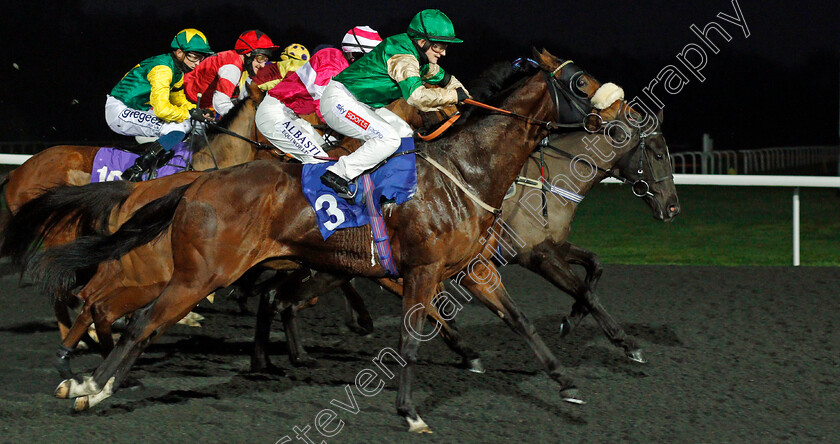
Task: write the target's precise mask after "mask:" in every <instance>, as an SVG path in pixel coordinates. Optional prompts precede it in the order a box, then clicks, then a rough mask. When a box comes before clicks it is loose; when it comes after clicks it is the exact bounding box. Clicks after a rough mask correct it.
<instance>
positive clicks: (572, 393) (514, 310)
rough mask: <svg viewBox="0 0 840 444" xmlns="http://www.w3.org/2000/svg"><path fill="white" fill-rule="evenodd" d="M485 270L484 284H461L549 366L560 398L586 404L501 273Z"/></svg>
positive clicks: (463, 280) (492, 269) (489, 269)
mask: <svg viewBox="0 0 840 444" xmlns="http://www.w3.org/2000/svg"><path fill="white" fill-rule="evenodd" d="M485 266H486V268H487V269H488V271H489V272H490V274H489V275H488V276H489V278H488V279H486V280H485V281H484V282H474V281H473V280H472V279H471V278H470V275H467V276H466V277H465V278H464V279H462V280H461V284H462V285H464V286H465V287H466V288H467V289H468V290H469V291H470V292H471V293H472V294H473V295H474V296H476V297H477V298H478V299H479V300H480V301H481V302H482V303H483V304H484V305H485V306H486V307H487V308H489V309H490V310H491V311H493V312H494V313H496V315H497V316H499V317H500V318H502V320H503V321H505V323H506V324H507V325H508V326H509V327H510V328H511V329H513V331H515V332H516V333H518V334H519V335H520V336H522V337H523V338H524V339H525V341H526V342H528V345H530V346H531V349H532V350H534V353H536V355H537V358H539V360H540V361H541V362H542V363H543V365H545V367H546V370H547V371H548V375H549V377H551V379H553V380H554V381H556V382H557V383H558V384H560V396H561V398H562V399H563V400H564V401H566V402H570V403H573V404H584V401H583V400H582V399H581V398H580V394H579V392H578V389H577V388H576V387H575V384H574V382H573V381H572V380H571V379H570V378H568V377H566V376H564V375H563V373H562V367H561V366H560V362H559V361H558V360H557V358H556V357H555V356H554V354H553V353H551V350H550V349H549V348H548V346H546V345H545V342H543V340H542V338H541V337H540V335H539V334H538V333H537V330H536V328H535V327H534V325H533V324H532V323H531V321H530V320H528V318H527V317H525V314H524V313H522V311H520V310H519V307H517V306H516V303H514V301H513V299H512V298H511V297H510V294H508V292H507V290H506V289H505V287H504V285H503V284H502V281H501V278H500V277H499V272H498V270H496V268H495V267H494V266H491V265H488V264H486V263H485Z"/></svg>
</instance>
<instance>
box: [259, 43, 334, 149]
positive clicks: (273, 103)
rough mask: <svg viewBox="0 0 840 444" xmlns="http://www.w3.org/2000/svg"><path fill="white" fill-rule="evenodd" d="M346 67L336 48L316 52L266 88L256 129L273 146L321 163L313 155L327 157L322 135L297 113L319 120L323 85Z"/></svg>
mask: <svg viewBox="0 0 840 444" xmlns="http://www.w3.org/2000/svg"><path fill="white" fill-rule="evenodd" d="M347 66H348V63H347V61H346V60H345V59H344V55H343V54H342V53H341V51H339V50H338V49H336V48H325V49H322V50H320V51H318V52H316V53H315V55H313V56H312V58H311V59H310V60H309V62H308V63H305V64H303V65H302V66H301V67H300V68H298V69H297V70H296V71H294V72H292V73H290V74H288V75H287V76H286V77H285V78H284V79H283V80H282V81H281V82H280V83H278V84H277V85H276V86H275V87H274V88H272V89H271V90H269V91H268V94H267V95H266V96H265V98H264V99H263V101H262V103H261V104H260V107H259V108H258V109H257V115H256V123H257V129H259V131H260V132H261V133H262V134H263V135H264V136H265V138H266V139H268V140H269V141H270V142H271V143H272V144H273V145H274V146H276V147H277V148H279V149H280V150H281V151H283V152H284V153H287V154H289V155H291V156H292V157H294V158H295V159H297V160H299V161H301V162H302V163H316V162H323V160H318V159H315V157H326V156H327V153H326V152H325V151H324V146H325V145H326V142H325V141H324V138H323V137H321V135H320V134H318V132H317V131H316V130H315V128H313V127H312V125H311V124H310V123H309V122H307V121H306V120H304V119H303V118H301V117H299V116H300V115H305V114H312V113H317V115H318V120H320V121H322V122H323V120H324V119H323V116H321V111H320V109H319V102H320V100H321V95H322V93H323V91H324V88H325V87H326V85H327V83H328V82H329V81H330V79H331V78H332V77H333V76H335V75H336V74H338V73H340V72H341V71H342V70H344V69H345V68H347Z"/></svg>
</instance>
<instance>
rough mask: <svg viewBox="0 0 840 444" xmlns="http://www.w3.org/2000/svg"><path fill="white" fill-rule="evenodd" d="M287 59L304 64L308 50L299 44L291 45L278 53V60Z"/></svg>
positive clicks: (307, 57)
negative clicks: (300, 61) (301, 61)
mask: <svg viewBox="0 0 840 444" xmlns="http://www.w3.org/2000/svg"><path fill="white" fill-rule="evenodd" d="M289 59H295V60H303V61H304V62H306V61H308V60H309V50H308V49H306V47H305V46H303V45H301V44H300V43H292V44H291V45H289V46H287V47H286V48H285V49H284V50H283V52H282V53H280V60H289Z"/></svg>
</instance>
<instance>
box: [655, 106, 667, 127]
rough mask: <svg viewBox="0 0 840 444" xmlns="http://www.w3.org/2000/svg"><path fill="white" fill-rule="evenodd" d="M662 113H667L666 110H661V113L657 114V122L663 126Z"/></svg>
mask: <svg viewBox="0 0 840 444" xmlns="http://www.w3.org/2000/svg"><path fill="white" fill-rule="evenodd" d="M662 111H665V109H664V108H660V109H659V112H658V113H656V120H657V121H658V122H659V125H660V126H662Z"/></svg>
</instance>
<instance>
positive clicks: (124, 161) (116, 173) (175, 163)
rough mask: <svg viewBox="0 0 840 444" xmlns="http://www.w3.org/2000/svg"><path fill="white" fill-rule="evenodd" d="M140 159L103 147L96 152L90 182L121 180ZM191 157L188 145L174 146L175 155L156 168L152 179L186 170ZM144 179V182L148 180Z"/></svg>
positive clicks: (118, 150)
mask: <svg viewBox="0 0 840 444" xmlns="http://www.w3.org/2000/svg"><path fill="white" fill-rule="evenodd" d="M138 157H140V156H139V155H138V154H134V153H130V152H128V151H123V150H120V149H117V148H110V147H103V148H100V149H99V151H97V152H96V158H94V159H93V171H91V173H90V182H91V183H95V182H111V181H114V180H121V178H120V176H122V173H123V171H125V170H127V169H128V168H129V167H130V166H132V165H134V161H135V160H137V158H138ZM190 157H191V152H190V147H189V145H188V144H186V143H184V142H181V143H179V144H178V145H177V146H175V155H174V156H173V157H172V158H171V159H169V162H166V165H164V166H162V167H160V168H158V170H157V171H156V172H154V173H152V177H153V178H154V177H163V176H168V175H170V174H175V173H178V172H181V171H184V169H186V168H187V165H188V164H189V159H190ZM148 179H149V178H148V177H144V180H148Z"/></svg>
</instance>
